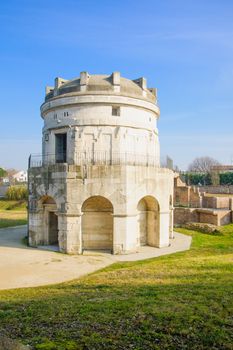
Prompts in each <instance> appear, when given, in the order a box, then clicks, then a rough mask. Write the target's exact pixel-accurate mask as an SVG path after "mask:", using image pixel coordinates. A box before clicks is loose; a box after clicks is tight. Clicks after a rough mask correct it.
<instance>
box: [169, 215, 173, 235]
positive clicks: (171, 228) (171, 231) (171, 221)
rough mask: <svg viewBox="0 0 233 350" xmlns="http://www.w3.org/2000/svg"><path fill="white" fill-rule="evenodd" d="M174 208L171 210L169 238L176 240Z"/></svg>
mask: <svg viewBox="0 0 233 350" xmlns="http://www.w3.org/2000/svg"><path fill="white" fill-rule="evenodd" d="M173 216H174V208H170V220H169V238H171V239H173V238H174V231H173V225H174V220H173Z"/></svg>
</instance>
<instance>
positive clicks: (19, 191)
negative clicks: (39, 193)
mask: <svg viewBox="0 0 233 350" xmlns="http://www.w3.org/2000/svg"><path fill="white" fill-rule="evenodd" d="M6 198H7V199H10V200H22V199H25V200H26V199H27V198H28V190H27V187H26V186H10V187H9V188H8V189H7V191H6Z"/></svg>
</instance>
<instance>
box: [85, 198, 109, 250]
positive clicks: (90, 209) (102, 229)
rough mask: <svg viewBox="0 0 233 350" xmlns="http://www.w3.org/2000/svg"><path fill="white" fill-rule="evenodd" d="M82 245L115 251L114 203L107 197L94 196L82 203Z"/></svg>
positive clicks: (87, 247) (88, 247) (86, 247)
mask: <svg viewBox="0 0 233 350" xmlns="http://www.w3.org/2000/svg"><path fill="white" fill-rule="evenodd" d="M82 213H83V215H82V247H83V250H85V249H96V250H110V251H111V252H112V251H113V205H112V203H111V202H110V201H109V200H108V199H107V198H105V197H102V196H92V197H90V198H88V199H86V200H85V202H84V203H83V205H82Z"/></svg>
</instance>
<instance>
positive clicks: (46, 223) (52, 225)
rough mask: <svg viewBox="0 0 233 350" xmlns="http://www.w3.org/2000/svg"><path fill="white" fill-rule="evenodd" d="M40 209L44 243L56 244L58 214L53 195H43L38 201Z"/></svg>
mask: <svg viewBox="0 0 233 350" xmlns="http://www.w3.org/2000/svg"><path fill="white" fill-rule="evenodd" d="M38 207H39V208H40V209H41V210H42V225H43V231H44V235H45V237H44V244H45V245H58V216H57V213H56V212H57V204H56V202H55V200H54V198H53V197H51V196H47V195H46V196H43V197H41V198H40V200H39V202H38Z"/></svg>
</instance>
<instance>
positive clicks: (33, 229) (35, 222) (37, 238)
mask: <svg viewBox="0 0 233 350" xmlns="http://www.w3.org/2000/svg"><path fill="white" fill-rule="evenodd" d="M44 239H45V235H44V220H43V210H37V211H33V212H29V231H28V243H29V245H30V246H31V247H36V246H38V245H40V244H41V245H43V244H44Z"/></svg>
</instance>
